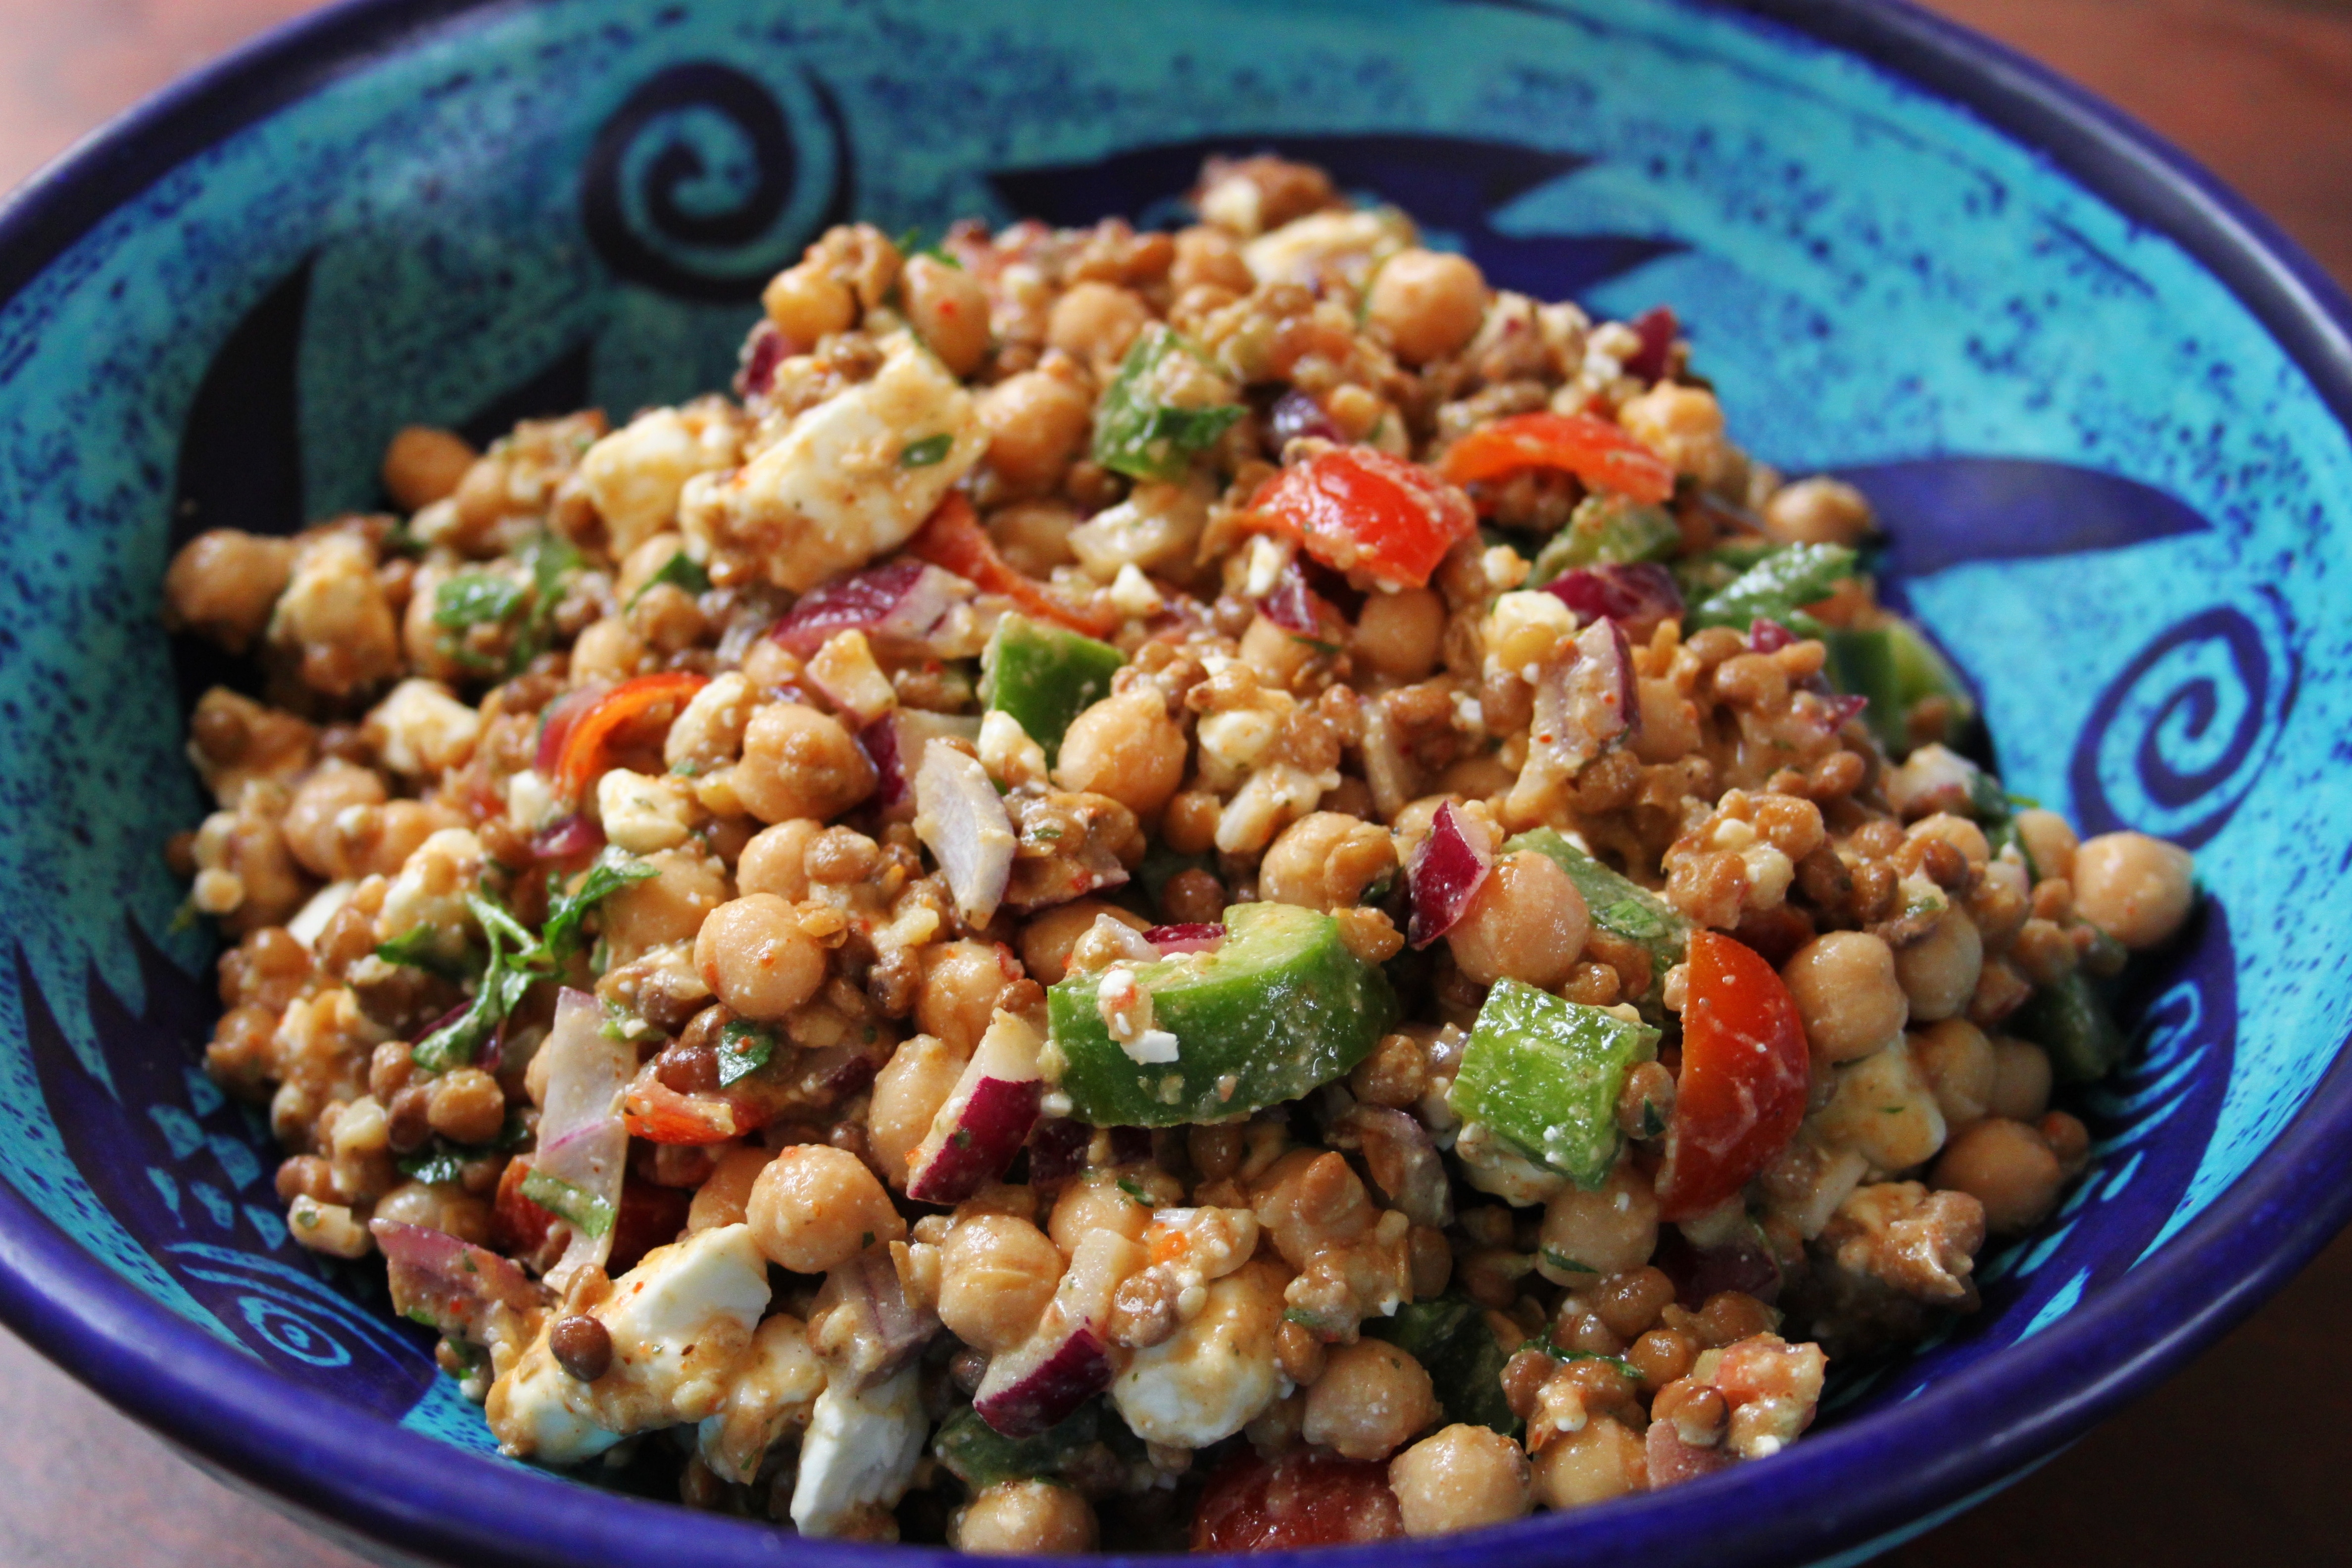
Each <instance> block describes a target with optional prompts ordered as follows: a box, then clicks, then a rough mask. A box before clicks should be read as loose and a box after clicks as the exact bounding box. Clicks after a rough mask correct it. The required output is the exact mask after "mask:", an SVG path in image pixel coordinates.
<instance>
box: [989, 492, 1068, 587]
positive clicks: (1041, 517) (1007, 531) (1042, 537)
mask: <svg viewBox="0 0 2352 1568" xmlns="http://www.w3.org/2000/svg"><path fill="white" fill-rule="evenodd" d="M1079 521H1080V520H1079V517H1078V514H1077V513H1076V511H1074V510H1071V509H1070V508H1069V507H1067V506H1066V505H1064V504H1062V503H1061V502H1059V501H1053V500H1025V501H1015V502H1013V504H1012V505H1011V506H1005V507H999V508H997V510H995V511H993V512H992V513H990V514H989V519H988V536H989V537H990V538H991V539H992V540H994V541H995V542H996V552H997V553H998V554H1000V555H1002V556H1003V557H1004V560H1005V563H1006V564H1007V565H1009V566H1011V567H1012V568H1013V570H1014V571H1016V572H1025V573H1027V574H1029V575H1030V576H1032V577H1051V576H1052V575H1053V574H1054V568H1055V567H1056V566H1069V565H1074V564H1076V562H1077V559H1078V552H1076V550H1073V549H1072V548H1070V530H1072V529H1074V528H1076V526H1077V525H1078V522H1079Z"/></svg>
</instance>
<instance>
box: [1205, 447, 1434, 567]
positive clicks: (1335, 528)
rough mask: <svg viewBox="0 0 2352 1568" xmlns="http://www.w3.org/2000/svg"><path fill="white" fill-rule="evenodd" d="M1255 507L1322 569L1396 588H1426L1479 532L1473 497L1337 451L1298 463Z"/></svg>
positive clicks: (1417, 468) (1420, 472) (1367, 450)
mask: <svg viewBox="0 0 2352 1568" xmlns="http://www.w3.org/2000/svg"><path fill="white" fill-rule="evenodd" d="M1250 506H1251V510H1253V511H1255V513H1256V514H1257V516H1258V518H1259V519H1260V521H1262V522H1264V523H1265V525H1266V526H1267V527H1269V528H1271V529H1272V530H1273V531H1276V532H1277V533H1280V534H1284V535H1286V536H1287V537H1289V538H1292V539H1296V540H1297V541H1298V542H1299V543H1300V545H1301V546H1302V547H1304V548H1305V550H1306V552H1307V554H1309V555H1311V556H1313V557H1314V558H1315V559H1316V560H1318V561H1320V562H1321V563H1323V564H1324V565H1326V566H1328V567H1330V568H1332V569H1333V570H1334V571H1338V572H1361V573H1364V574H1367V575H1369V576H1370V577H1371V578H1373V579H1374V580H1376V581H1378V582H1380V583H1381V584H1386V585H1387V586H1389V587H1391V588H1419V587H1422V586H1423V585H1424V584H1427V583H1428V581H1429V574H1431V573H1432V572H1434V571H1435V570H1437V563H1439V562H1441V561H1443V560H1444V559H1445V552H1447V551H1449V550H1451V549H1453V548H1454V544H1455V542H1458V541H1460V540H1465V539H1468V538H1470V537H1471V536H1472V535H1474V534H1475V533H1476V532H1477V531H1478V514H1477V512H1476V511H1475V510H1474V509H1473V508H1472V507H1471V505H1470V498H1469V497H1468V496H1465V495H1464V494H1463V493H1462V492H1461V491H1460V490H1457V489H1454V487H1453V486H1452V485H1450V484H1447V483H1446V482H1445V481H1444V480H1443V479H1439V478H1438V477H1437V476H1436V475H1434V474H1433V473H1431V472H1430V471H1429V470H1428V469H1427V468H1423V467H1422V466H1421V465H1420V464H1418V463H1408V462H1406V461H1405V460H1404V459H1402V458H1391V457H1390V456H1389V455H1388V454H1387V453H1386V452H1382V451H1380V450H1379V449H1377V448H1375V447H1332V448H1331V449H1330V450H1328V451H1325V452H1318V453H1317V454H1316V455H1315V456H1314V457H1312V458H1307V460H1306V461H1305V462H1303V463H1294V464H1292V465H1291V466H1290V467H1289V468H1285V469H1283V470H1282V472H1281V473H1279V474H1276V476H1275V477H1274V478H1273V479H1271V480H1269V481H1268V482H1267V483H1266V484H1265V487H1264V488H1263V489H1260V490H1259V491H1258V492H1257V497H1256V499H1255V500H1253V501H1252V502H1251V503H1250Z"/></svg>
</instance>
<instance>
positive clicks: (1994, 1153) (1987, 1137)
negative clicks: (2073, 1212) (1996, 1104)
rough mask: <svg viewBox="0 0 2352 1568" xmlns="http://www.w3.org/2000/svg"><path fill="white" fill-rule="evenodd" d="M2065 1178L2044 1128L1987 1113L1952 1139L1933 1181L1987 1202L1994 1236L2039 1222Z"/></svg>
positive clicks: (2054, 1201)
mask: <svg viewBox="0 0 2352 1568" xmlns="http://www.w3.org/2000/svg"><path fill="white" fill-rule="evenodd" d="M2064 1180H2065V1175H2064V1173H2063V1170H2062V1169H2061V1168H2060V1166H2059V1163H2058V1156H2057V1155H2056V1154H2055V1153H2054V1152H2052V1150H2051V1147H2050V1144H2049V1142H2047V1141H2046V1140H2045V1139H2043V1137H2042V1134H2041V1133H2039V1132H2037V1131H2034V1130H2033V1129H2032V1128H2031V1127H2028V1126H2026V1125H2025V1124H2024V1123H2023V1122H2021V1121H2010V1120H2009V1119H2008V1118H2007V1117H2003V1116H1994V1117H1988V1118H1987V1119H1986V1120H1984V1121H1979V1122H1978V1123H1977V1124H1976V1125H1975V1126H1974V1127H1971V1128H1969V1130H1968V1131H1966V1132H1963V1133H1961V1134H1960V1135H1959V1136H1958V1138H1955V1139H1953V1140H1952V1146H1951V1147H1950V1148H1948V1149H1947V1150H1945V1151H1944V1156H1943V1158H1942V1159H1940V1160H1937V1162H1936V1171H1935V1184H1936V1185H1937V1186H1938V1187H1941V1188H1945V1189H1948V1190H1949V1191H1953V1192H1962V1193H1966V1194H1969V1196H1971V1197H1973V1198H1975V1199H1976V1200H1977V1202H1979V1203H1980V1204H1982V1205H1984V1212H1985V1228H1986V1229H1987V1230H1989V1231H1990V1232H1991V1233H1992V1234H1993V1235H1995V1236H2005V1235H2013V1234H2014V1233H2016V1232H2018V1231H2021V1230H2026V1229H2030V1228H2031V1227H2032V1226H2034V1225H2035V1224H2037V1223H2038V1222H2039V1221H2040V1220H2041V1219H2042V1216H2043V1215H2047V1214H2048V1213H2049V1212H2050V1211H2051V1210H2052V1209H2053V1208H2054V1207H2055V1206H2056V1205H2057V1203H2058V1189H2059V1187H2060V1186H2061V1185H2063V1184H2064Z"/></svg>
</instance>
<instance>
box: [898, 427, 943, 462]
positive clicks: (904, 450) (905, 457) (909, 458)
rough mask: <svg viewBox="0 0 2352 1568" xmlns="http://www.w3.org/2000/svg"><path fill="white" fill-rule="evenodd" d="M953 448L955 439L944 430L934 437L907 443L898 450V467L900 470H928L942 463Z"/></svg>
mask: <svg viewBox="0 0 2352 1568" xmlns="http://www.w3.org/2000/svg"><path fill="white" fill-rule="evenodd" d="M954 447H955V437H954V436H953V435H952V434H951V433H950V432H948V431H945V430H942V431H940V433H939V434H938V435H936V436H926V437H923V438H922V439H921V440H919V441H909V442H908V443H907V444H906V445H905V446H904V447H899V448H898V466H899V467H900V468H929V467H930V466H931V465H932V464H934V463H940V462H944V461H946V460H947V455H948V453H949V452H950V451H952V450H953V449H954Z"/></svg>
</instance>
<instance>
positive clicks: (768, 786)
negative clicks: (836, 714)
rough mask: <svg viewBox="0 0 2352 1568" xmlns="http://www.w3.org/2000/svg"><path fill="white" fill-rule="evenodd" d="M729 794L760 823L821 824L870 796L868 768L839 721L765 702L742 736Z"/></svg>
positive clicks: (802, 707)
mask: <svg viewBox="0 0 2352 1568" xmlns="http://www.w3.org/2000/svg"><path fill="white" fill-rule="evenodd" d="M733 776H734V781H735V793H736V795H738V796H739V797H740V798H741V800H742V802H743V805H745V807H746V808H748V809H749V810H750V811H751V815H752V816H756V817H758V818H759V819H760V820H761V821H762V822H786V821H790V820H791V819H792V818H793V817H796V816H810V817H814V818H816V819H817V820H819V821H824V819H826V818H828V817H833V816H839V815H840V814H841V813H843V812H845V811H847V810H848V809H849V808H850V807H851V806H853V805H856V804H857V803H858V802H859V801H861V800H864V799H865V798H866V796H867V795H872V794H873V793H874V783H875V779H874V764H873V763H870V762H868V761H866V753H865V752H861V751H859V750H858V749H857V742H856V741H855V740H853V739H852V738H851V737H850V733H849V731H847V730H845V729H844V728H842V725H841V721H839V720H837V719H835V718H833V717H832V716H831V715H829V714H824V713H820V712H818V711H817V710H815V709H814V708H810V707H807V706H805V705H803V704H802V703H798V702H771V703H769V704H768V705H767V706H766V707H764V708H762V709H761V710H759V711H758V712H756V713H754V714H752V715H751V723H750V724H749V725H748V726H747V727H746V728H745V730H744V731H743V760H742V761H741V762H740V763H738V764H736V767H735V771H734V775H733Z"/></svg>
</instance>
